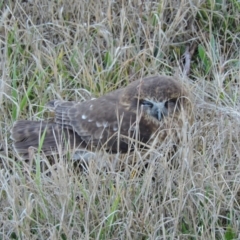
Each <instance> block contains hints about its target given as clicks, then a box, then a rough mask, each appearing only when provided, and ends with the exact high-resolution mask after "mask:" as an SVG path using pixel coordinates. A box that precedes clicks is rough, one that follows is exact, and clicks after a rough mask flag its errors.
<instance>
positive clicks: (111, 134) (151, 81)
mask: <svg viewBox="0 0 240 240" xmlns="http://www.w3.org/2000/svg"><path fill="white" fill-rule="evenodd" d="M141 99H149V100H151V101H155V102H163V103H165V102H166V101H168V100H170V99H177V100H176V102H177V103H176V106H177V105H178V108H175V109H172V110H171V111H170V110H169V109H167V107H166V109H167V110H168V111H169V116H166V117H165V118H164V119H163V120H161V121H159V120H158V119H157V118H154V117H152V116H151V115H149V114H146V113H145V112H144V111H143V112H142V110H141V108H140V100H141ZM47 107H48V108H50V109H51V110H52V111H54V112H55V120H54V122H50V123H48V122H44V121H40V122H37V121H24V120H23V121H17V122H16V123H15V124H14V126H13V129H12V139H13V140H14V147H15V149H16V151H17V152H18V153H20V154H23V155H24V156H25V157H27V156H26V155H27V152H28V148H29V147H31V146H32V147H34V148H38V146H39V139H40V136H41V135H42V134H43V132H44V130H45V129H46V135H45V139H44V143H43V146H42V149H41V150H42V151H43V152H44V153H45V154H47V155H49V154H52V153H53V152H54V151H56V150H57V149H58V147H59V145H60V144H61V148H62V149H63V150H64V149H65V148H66V142H69V145H70V146H69V147H70V148H74V147H76V146H77V147H79V148H85V147H86V146H87V145H89V144H90V145H91V146H94V147H98V148H100V147H102V146H104V147H105V148H106V149H107V150H108V151H111V152H113V153H115V152H117V151H121V152H126V151H128V149H129V146H130V145H129V140H128V139H129V138H134V139H137V140H138V141H141V142H143V143H147V142H148V141H149V140H150V139H151V137H152V136H153V135H154V133H156V131H158V130H159V129H160V130H164V128H167V125H166V122H167V119H169V118H171V119H175V122H177V123H178V124H180V122H181V121H180V120H179V116H180V113H182V112H183V111H186V115H187V117H188V120H189V121H190V122H191V121H192V110H191V101H189V93H188V92H187V90H186V89H185V88H184V86H183V85H182V84H181V83H179V82H178V81H176V80H174V79H173V78H171V77H164V76H155V77H149V78H145V79H140V80H137V81H134V82H132V83H130V84H129V85H128V86H127V87H126V88H122V89H118V90H116V91H113V92H110V93H108V94H106V95H104V96H102V97H99V98H98V99H93V100H89V101H86V102H67V101H60V100H53V101H51V102H49V103H48V105H47ZM173 110H174V111H173ZM180 125H181V124H180ZM119 132H120V135H121V137H120V139H119V134H118V133H119ZM165 136H166V133H164V134H161V138H160V141H163V139H164V137H165ZM63 139H65V143H64V141H63ZM66 139H67V140H68V141H66ZM131 147H132V146H130V148H131Z"/></svg>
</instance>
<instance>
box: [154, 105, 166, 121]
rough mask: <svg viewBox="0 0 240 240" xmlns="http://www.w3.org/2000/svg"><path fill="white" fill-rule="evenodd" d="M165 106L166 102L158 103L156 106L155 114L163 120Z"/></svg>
mask: <svg viewBox="0 0 240 240" xmlns="http://www.w3.org/2000/svg"><path fill="white" fill-rule="evenodd" d="M164 110H165V107H164V103H158V104H157V106H156V108H155V114H154V115H155V116H156V118H157V119H158V121H161V120H162V119H163V117H164V115H165V111H164Z"/></svg>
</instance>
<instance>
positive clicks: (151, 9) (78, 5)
mask: <svg viewBox="0 0 240 240" xmlns="http://www.w3.org/2000/svg"><path fill="white" fill-rule="evenodd" d="M0 11H1V19H0V36H1V37H0V40H1V41H0V44H1V51H0V73H1V79H0V101H1V105H0V107H1V115H0V121H1V128H0V143H1V149H0V150H1V152H0V158H1V170H0V198H1V201H0V211H1V214H0V238H1V239H226V240H230V239H239V238H240V234H239V233H240V224H239V216H240V161H239V159H240V148H239V146H240V134H239V133H240V97H239V94H240V58H239V52H240V36H239V30H240V28H239V26H240V24H239V23H240V13H239V11H240V3H239V1H237V0H226V1H221V0H219V1H210V0H206V1H199V0H192V1H191V0H190V1H189V0H182V1H178V0H170V1H167V0H161V1H155V2H154V1H137V0H132V1H124V0H123V1H103V0H98V1H92V0H90V1H84V0H82V1H73V0H68V1H65V0H58V1H48V0H39V1H20V0H16V1H10V0H9V1H8V0H6V1H0ZM192 44H196V45H197V48H196V51H195V53H194V55H193V57H192V62H191V71H190V75H189V77H186V76H184V74H183V73H182V70H181V67H180V63H181V56H182V54H183V53H184V51H185V49H186V47H187V46H191V45H192ZM153 74H164V75H172V76H174V75H175V76H178V77H180V79H181V80H182V81H184V82H185V83H187V84H188V85H189V89H190V91H191V92H192V95H193V99H194V104H195V120H194V124H193V126H192V127H189V128H187V127H186V128H183V129H181V130H179V133H180V134H182V136H184V137H183V138H182V139H183V140H182V141H181V142H180V144H179V146H178V150H177V152H176V154H175V156H173V159H172V161H173V162H174V163H177V164H173V166H171V164H170V162H171V161H170V162H169V158H168V156H169V151H170V150H169V149H170V148H169V146H170V145H171V138H168V139H167V140H166V141H165V142H163V143H159V144H158V145H157V146H156V147H155V148H154V149H152V150H151V151H149V152H148V154H146V153H143V152H141V151H140V150H138V149H136V150H135V151H134V152H133V153H131V154H130V153H129V154H125V155H121V154H117V155H109V154H107V153H106V152H104V151H100V152H97V153H95V155H92V157H91V160H90V161H89V163H88V164H87V165H85V166H82V167H80V168H79V167H78V166H77V164H76V162H74V161H73V160H72V158H71V156H66V157H63V156H57V155H56V156H54V157H53V158H52V159H47V158H44V157H43V156H40V155H38V154H36V155H34V156H33V158H32V159H31V161H30V162H24V161H22V160H21V159H20V158H19V157H18V156H16V153H15V152H14V151H13V149H12V146H11V139H10V138H9V135H10V129H11V127H12V124H13V122H14V121H15V120H17V119H32V120H39V119H42V118H44V117H46V116H47V113H46V111H45V108H44V105H45V104H46V103H47V102H48V101H49V100H51V99H64V100H78V101H83V100H86V99H89V98H90V97H93V96H95V97H98V96H101V95H103V94H105V93H107V92H109V91H112V90H114V89H117V88H120V87H123V86H126V85H127V84H128V83H129V82H131V81H132V80H135V79H137V78H139V77H142V76H148V75H153ZM132 159H134V161H132ZM145 163H148V167H147V168H146V169H145V170H144V171H141V172H138V171H140V170H139V169H141V166H143V165H144V166H145ZM43 165H45V167H44V168H42V169H40V168H41V166H43ZM139 166H140V167H139ZM119 169H120V170H119Z"/></svg>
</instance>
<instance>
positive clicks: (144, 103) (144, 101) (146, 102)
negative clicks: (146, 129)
mask: <svg viewBox="0 0 240 240" xmlns="http://www.w3.org/2000/svg"><path fill="white" fill-rule="evenodd" d="M140 104H141V105H142V106H147V107H150V108H152V107H153V103H151V102H149V101H147V100H140Z"/></svg>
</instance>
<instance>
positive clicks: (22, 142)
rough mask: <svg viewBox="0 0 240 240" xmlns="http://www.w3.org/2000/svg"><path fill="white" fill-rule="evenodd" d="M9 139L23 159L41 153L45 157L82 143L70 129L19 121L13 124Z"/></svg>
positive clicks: (50, 124) (64, 151)
mask: <svg viewBox="0 0 240 240" xmlns="http://www.w3.org/2000/svg"><path fill="white" fill-rule="evenodd" d="M11 139H12V140H13V147H14V149H15V151H16V152H17V153H18V154H19V155H20V156H21V157H22V158H23V159H29V158H30V154H31V153H32V152H33V151H32V150H35V151H41V152H43V153H44V154H45V155H46V156H48V155H53V154H56V153H59V154H64V153H66V151H68V150H71V149H74V148H77V147H79V146H80V145H81V147H84V146H82V145H83V141H82V139H81V137H80V136H79V135H77V134H76V133H75V132H74V131H73V130H72V129H69V128H67V127H64V126H63V125H59V124H57V123H54V122H45V121H28V120H21V121H17V122H15V123H14V126H13V128H12V131H11Z"/></svg>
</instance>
